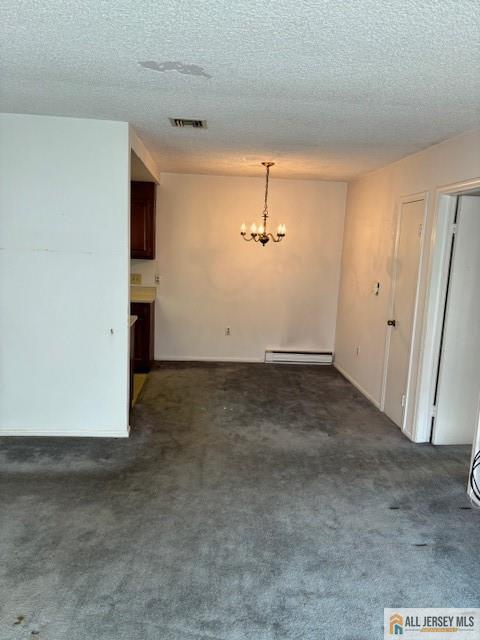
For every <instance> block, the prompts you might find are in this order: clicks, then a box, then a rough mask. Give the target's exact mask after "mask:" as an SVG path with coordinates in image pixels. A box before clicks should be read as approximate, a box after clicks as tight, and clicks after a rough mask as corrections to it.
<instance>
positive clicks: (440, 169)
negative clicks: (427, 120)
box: [336, 130, 480, 403]
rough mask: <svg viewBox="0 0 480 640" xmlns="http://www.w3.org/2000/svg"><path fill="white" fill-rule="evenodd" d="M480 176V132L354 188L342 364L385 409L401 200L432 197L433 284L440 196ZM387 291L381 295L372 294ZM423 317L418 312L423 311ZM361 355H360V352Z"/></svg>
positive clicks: (341, 319)
mask: <svg viewBox="0 0 480 640" xmlns="http://www.w3.org/2000/svg"><path fill="white" fill-rule="evenodd" d="M478 176H480V130H477V131H474V132H469V133H467V134H464V135H462V136H459V137H457V138H453V139H451V140H448V141H446V142H443V143H441V144H438V145H435V146H433V147H430V148H429V149H427V150H425V151H423V152H421V153H418V154H415V155H413V156H410V157H408V158H404V159H403V160H400V161H398V162H396V163H394V164H391V165H389V166H387V167H385V168H383V169H380V170H378V171H375V172H373V173H369V174H367V175H365V176H363V177H361V178H359V179H357V180H355V181H354V182H352V183H350V184H349V187H348V194H347V209H346V218H345V233H344V245H343V257H342V277H341V284H340V296H339V304H338V318H337V338H336V363H337V365H338V366H339V368H340V369H341V370H343V371H344V372H345V373H346V374H347V375H348V376H349V377H350V378H351V379H352V380H353V381H354V382H355V383H356V384H357V385H358V386H359V387H360V388H362V389H363V390H364V392H365V393H366V394H367V395H368V396H370V397H371V399H372V400H373V401H374V402H376V403H380V400H381V392H382V378H383V368H384V357H385V338H386V331H387V325H386V321H387V318H388V308H389V296H390V286H391V274H392V268H391V267H392V263H391V260H392V254H393V242H394V234H395V224H396V215H397V205H398V203H399V200H400V198H402V197H404V196H409V195H413V194H416V193H420V192H423V191H425V192H427V198H428V201H427V202H428V210H427V226H426V229H425V255H424V262H423V268H422V272H421V291H422V300H421V305H422V304H423V296H424V295H425V288H426V282H427V269H428V264H429V249H430V243H431V229H432V218H433V215H432V214H433V211H434V208H435V205H436V194H435V191H436V189H437V188H438V187H440V186H445V185H448V184H451V183H456V182H460V181H462V180H468V179H472V178H475V177H478ZM376 281H379V282H380V283H381V289H380V295H379V296H378V297H377V296H374V295H373V294H372V292H371V290H372V286H373V283H374V282H376ZM421 310H422V309H421V308H420V311H421ZM357 346H358V347H359V349H360V351H359V354H358V355H357V354H356V348H357Z"/></svg>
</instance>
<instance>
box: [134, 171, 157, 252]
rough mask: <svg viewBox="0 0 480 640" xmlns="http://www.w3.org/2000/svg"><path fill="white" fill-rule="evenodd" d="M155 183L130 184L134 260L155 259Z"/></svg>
mask: <svg viewBox="0 0 480 640" xmlns="http://www.w3.org/2000/svg"><path fill="white" fill-rule="evenodd" d="M155 186H156V185H155V183H154V182H131V183H130V252H131V257H132V258H140V259H143V260H154V259H155Z"/></svg>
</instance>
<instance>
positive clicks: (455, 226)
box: [452, 222, 457, 235]
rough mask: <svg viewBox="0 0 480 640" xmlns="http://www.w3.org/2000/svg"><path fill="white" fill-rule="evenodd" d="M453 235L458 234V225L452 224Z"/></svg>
mask: <svg viewBox="0 0 480 640" xmlns="http://www.w3.org/2000/svg"><path fill="white" fill-rule="evenodd" d="M452 233H453V234H454V235H455V234H456V233H457V223H456V222H453V223H452Z"/></svg>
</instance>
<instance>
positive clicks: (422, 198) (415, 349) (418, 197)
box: [380, 191, 429, 437]
mask: <svg viewBox="0 0 480 640" xmlns="http://www.w3.org/2000/svg"><path fill="white" fill-rule="evenodd" d="M428 200H429V194H428V192H427V191H421V192H419V193H414V194H411V195H407V196H403V197H401V198H400V199H399V200H398V202H397V205H396V210H397V212H396V224H395V226H396V228H395V242H394V247H393V271H392V280H391V283H392V284H391V287H390V295H389V302H388V317H389V318H391V317H392V314H393V311H394V305H395V294H396V289H397V275H398V270H397V265H398V250H399V244H400V230H401V222H402V209H403V206H404V205H406V204H410V203H412V202H423V217H422V223H421V224H422V231H421V236H420V255H419V258H418V274H417V285H416V289H415V302H414V306H413V318H412V330H411V335H410V353H409V358H408V371H407V382H406V388H405V405H404V406H405V409H404V412H403V418H402V423H401V425H399V426H400V429H401V431H402V432H404V433H406V434H407V435H408V437H411V436H410V432H411V423H412V420H413V413H414V412H413V408H414V400H415V397H414V396H415V394H414V386H415V383H416V371H417V368H418V355H419V351H420V349H419V343H420V337H421V332H420V328H419V325H420V324H421V323H420V322H419V320H420V319H421V315H422V314H421V311H423V308H422V309H420V306H421V305H420V285H421V281H422V278H421V275H422V273H423V264H424V260H425V246H424V245H425V237H426V235H425V226H426V222H427V214H428ZM387 319H388V318H385V323H386V322H387ZM391 339H392V327H388V328H387V331H386V335H385V356H384V362H383V377H382V392H381V400H380V408H381V410H382V411H385V399H386V395H387V383H388V379H387V378H388V361H389V358H390V342H391Z"/></svg>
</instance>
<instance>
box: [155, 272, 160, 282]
mask: <svg viewBox="0 0 480 640" xmlns="http://www.w3.org/2000/svg"><path fill="white" fill-rule="evenodd" d="M155 284H160V276H159V275H158V274H157V275H156V276H155Z"/></svg>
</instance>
